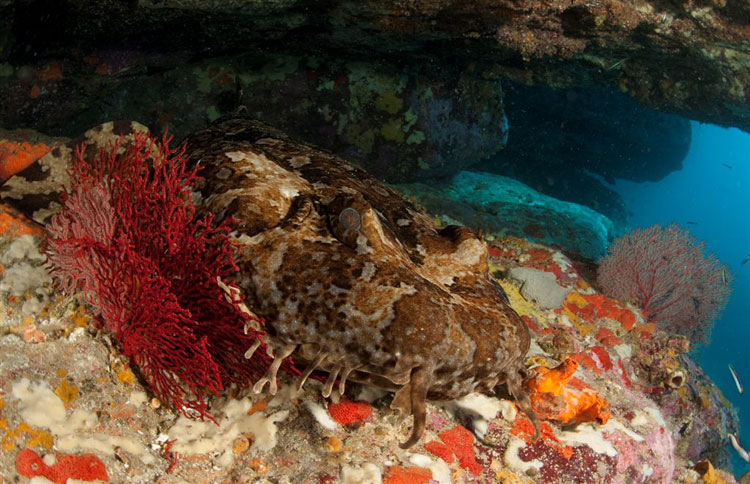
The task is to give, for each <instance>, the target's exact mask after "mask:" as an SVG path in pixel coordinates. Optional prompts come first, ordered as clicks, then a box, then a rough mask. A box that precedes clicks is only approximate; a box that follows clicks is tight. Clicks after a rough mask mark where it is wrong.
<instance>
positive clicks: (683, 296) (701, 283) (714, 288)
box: [597, 224, 732, 342]
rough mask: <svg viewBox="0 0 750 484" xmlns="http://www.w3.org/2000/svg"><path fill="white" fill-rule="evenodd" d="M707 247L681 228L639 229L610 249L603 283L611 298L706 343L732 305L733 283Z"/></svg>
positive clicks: (600, 275) (602, 272)
mask: <svg viewBox="0 0 750 484" xmlns="http://www.w3.org/2000/svg"><path fill="white" fill-rule="evenodd" d="M704 249H705V244H704V243H703V242H698V240H697V239H695V238H694V237H692V236H691V235H690V234H689V233H688V232H687V231H686V230H684V229H682V228H681V227H680V226H679V225H677V224H670V225H669V226H668V227H666V228H665V227H662V226H660V225H654V226H651V227H649V228H647V229H635V230H633V231H632V232H630V233H628V234H625V235H624V236H623V237H621V238H619V239H617V240H615V242H614V243H613V245H612V246H610V248H609V253H608V254H607V256H606V257H604V259H602V261H601V263H600V264H599V270H598V278H597V279H598V282H599V284H600V285H601V287H602V291H603V292H604V293H605V294H606V295H607V296H610V297H613V298H615V299H619V300H621V301H627V302H632V303H633V304H635V305H637V306H639V307H640V308H641V310H642V311H643V316H644V317H645V318H646V320H648V321H649V322H654V323H658V324H659V325H661V326H662V327H664V328H665V329H666V330H668V331H671V332H674V333H677V334H681V335H684V336H687V337H688V338H690V339H691V340H692V341H694V342H702V341H705V340H706V339H707V338H708V335H709V333H710V329H711V325H712V323H713V321H714V320H715V319H716V318H717V316H718V315H719V313H720V312H721V311H722V310H723V309H724V307H725V306H726V304H727V301H728V299H729V295H730V293H731V288H730V283H731V279H732V276H731V274H730V273H729V270H728V269H727V268H726V266H724V265H722V264H721V262H719V260H717V259H716V258H715V257H714V256H713V255H712V254H708V255H706V254H704Z"/></svg>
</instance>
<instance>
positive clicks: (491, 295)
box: [0, 119, 533, 448]
mask: <svg viewBox="0 0 750 484" xmlns="http://www.w3.org/2000/svg"><path fill="white" fill-rule="evenodd" d="M134 128H135V129H144V128H143V127H142V126H140V125H137V124H136V123H107V124H105V125H102V126H98V127H96V128H94V129H92V130H90V131H89V132H87V133H86V134H85V135H84V136H83V137H82V138H80V139H78V140H74V141H73V142H71V143H70V144H69V145H68V146H63V147H59V148H57V149H56V150H55V151H54V152H52V153H50V154H49V155H47V156H46V157H45V158H42V159H41V160H39V162H38V163H35V164H34V165H31V166H30V167H29V168H27V169H25V170H24V171H22V172H21V173H19V174H18V175H16V176H15V177H13V178H11V179H10V180H9V181H8V182H7V183H6V184H5V186H3V187H2V188H1V189H0V196H2V198H4V199H5V200H6V201H10V202H11V203H13V204H14V205H16V206H17V207H19V208H20V209H21V210H22V211H25V212H26V213H28V214H29V215H33V216H34V218H35V219H36V220H37V221H39V222H41V223H43V222H45V221H47V220H48V218H49V216H50V215H51V214H52V213H54V211H55V210H54V208H55V207H54V204H55V201H56V200H57V191H58V190H59V189H60V188H61V187H62V185H63V183H65V181H66V179H65V176H64V173H65V167H66V166H67V164H68V162H69V160H70V158H71V155H72V153H73V151H72V147H73V146H76V145H77V144H79V143H83V146H84V147H85V149H86V150H87V151H86V153H87V156H88V155H92V154H93V153H94V152H96V151H98V149H99V148H101V147H103V146H105V145H106V144H107V142H110V141H113V140H114V139H116V138H117V136H118V135H120V134H127V133H132V130H133V129H134ZM126 141H127V140H126ZM123 144H124V143H123ZM186 155H187V156H188V157H189V158H190V160H191V161H192V162H194V163H198V164H200V165H201V166H202V170H201V172H200V174H201V176H202V177H203V181H202V183H201V185H200V186H199V191H200V193H201V196H202V202H201V208H202V210H206V211H209V212H212V213H213V214H214V215H215V216H216V217H217V218H218V219H219V220H223V219H225V218H227V217H233V218H234V219H235V220H236V230H235V232H234V233H233V235H234V237H235V240H236V242H237V244H238V246H239V252H238V254H237V256H236V259H237V262H238V264H239V267H240V273H239V275H238V278H237V283H238V284H239V286H240V287H241V288H242V289H243V290H244V292H245V293H246V295H247V298H248V303H247V304H248V306H249V307H250V308H252V310H253V311H254V312H255V313H257V314H258V315H259V316H261V317H263V318H264V319H265V320H266V330H267V331H268V336H267V337H266V342H267V343H268V344H269V347H270V348H271V349H272V351H273V352H274V356H275V360H274V363H273V365H272V367H271V368H270V369H269V372H268V374H267V375H266V377H264V378H263V379H261V380H260V381H259V382H257V383H256V385H255V387H254V388H255V390H256V391H261V390H262V389H263V388H264V386H265V384H266V383H268V384H269V387H270V391H271V393H274V392H275V391H276V371H277V370H278V368H279V366H280V364H281V361H282V360H283V359H284V358H286V357H287V356H290V355H291V356H293V357H294V359H295V361H296V362H297V363H302V364H305V365H307V368H306V370H305V371H304V372H303V373H302V375H301V377H300V379H299V382H298V384H299V385H300V386H301V385H302V384H304V381H305V379H306V378H307V377H308V376H309V374H310V372H312V371H313V370H314V369H319V370H325V371H327V372H329V376H328V380H327V383H326V385H325V386H324V389H323V393H324V395H325V396H328V395H330V393H331V391H332V389H333V385H334V382H335V381H336V379H337V378H338V379H339V382H340V383H339V391H341V392H343V387H344V383H345V381H346V380H347V379H349V380H354V381H358V382H362V383H368V384H372V385H376V386H378V387H381V388H385V389H387V390H390V391H395V397H394V399H393V403H392V405H391V406H392V407H393V408H395V409H398V410H400V411H401V412H402V413H403V414H406V415H413V416H414V425H413V428H412V432H411V436H410V437H409V438H408V440H406V442H404V443H403V444H402V447H404V448H406V447H409V446H411V445H413V444H414V443H416V442H417V441H418V440H419V439H420V437H421V435H422V433H423V430H424V426H425V417H426V414H425V399H454V398H460V397H462V396H464V395H466V394H468V393H470V392H473V391H491V390H493V389H494V387H495V386H496V385H498V384H502V383H506V384H507V386H508V389H509V390H510V393H511V394H512V395H513V396H514V397H515V398H516V400H517V402H518V403H519V404H520V406H521V408H522V409H523V410H524V411H526V412H527V413H528V414H529V415H531V416H532V418H533V414H532V413H531V408H530V403H529V399H528V397H527V396H526V395H525V393H524V391H523V388H522V384H521V382H522V377H523V376H524V374H525V368H524V357H525V355H526V352H527V351H528V349H529V332H528V329H527V328H526V326H525V324H524V323H523V322H522V321H521V318H520V317H519V316H518V314H516V312H515V311H513V309H511V307H510V306H509V305H508V302H507V299H506V298H505V295H504V293H503V291H502V289H501V288H500V287H499V286H498V285H497V283H496V282H495V281H494V280H493V279H492V277H491V276H490V275H489V273H488V268H487V257H488V255H487V247H486V244H485V243H484V242H483V241H482V240H481V239H480V238H479V237H478V236H477V235H476V234H474V233H473V232H472V231H470V230H468V229H466V228H463V227H458V226H448V227H445V228H442V229H440V228H438V227H437V226H436V224H435V223H434V222H433V220H432V219H431V218H430V217H428V216H427V215H426V214H424V213H423V212H421V211H420V210H418V209H417V208H415V207H414V206H413V205H412V204H411V203H409V202H407V201H405V200H404V199H403V198H402V197H401V196H399V195H398V194H397V193H396V192H394V191H393V190H391V189H389V188H387V187H386V186H384V185H383V184H382V183H381V182H379V181H378V180H376V179H375V178H373V177H372V176H370V175H368V174H367V173H365V172H364V171H362V170H360V169H358V168H356V167H354V166H352V165H350V164H348V163H347V162H345V161H343V160H342V159H340V158H337V157H335V156H333V155H331V154H329V153H327V152H325V151H322V150H320V149H317V148H315V147H313V146H310V145H307V144H303V143H299V142H295V141H292V140H291V139H289V138H288V137H287V136H286V135H284V134H283V133H281V132H279V131H277V130H275V129H273V128H270V127H268V126H266V125H263V124H261V123H258V122H255V121H249V120H245V119H233V120H227V121H223V122H219V123H217V124H214V125H212V126H210V127H209V128H207V129H205V130H203V131H200V132H198V133H195V134H193V135H191V136H190V137H188V139H187V152H186ZM248 353H249V354H250V353H252V349H251V350H250V351H248ZM249 354H248V355H247V356H248V357H249Z"/></svg>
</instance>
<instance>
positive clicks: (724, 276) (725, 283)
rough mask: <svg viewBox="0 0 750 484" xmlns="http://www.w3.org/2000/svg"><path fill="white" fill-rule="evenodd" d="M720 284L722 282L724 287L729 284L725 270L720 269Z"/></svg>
mask: <svg viewBox="0 0 750 484" xmlns="http://www.w3.org/2000/svg"><path fill="white" fill-rule="evenodd" d="M721 282H723V283H724V285H725V286H726V285H727V284H729V279H728V278H727V270H726V269H722V270H721Z"/></svg>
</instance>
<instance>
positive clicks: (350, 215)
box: [339, 207, 362, 232]
mask: <svg viewBox="0 0 750 484" xmlns="http://www.w3.org/2000/svg"><path fill="white" fill-rule="evenodd" d="M339 223H340V224H341V226H342V227H344V229H345V230H352V231H355V232H356V231H358V230H359V228H360V227H361V226H362V217H361V216H360V215H359V212H358V211H357V210H356V209H354V208H352V207H346V208H345V209H343V210H342V211H341V213H339Z"/></svg>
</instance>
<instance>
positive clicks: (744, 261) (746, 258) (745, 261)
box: [741, 254, 750, 266]
mask: <svg viewBox="0 0 750 484" xmlns="http://www.w3.org/2000/svg"><path fill="white" fill-rule="evenodd" d="M747 261H750V254H747V255H746V256H745V258H744V259H742V264H741V265H743V266H744V265H745V264H747Z"/></svg>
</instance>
